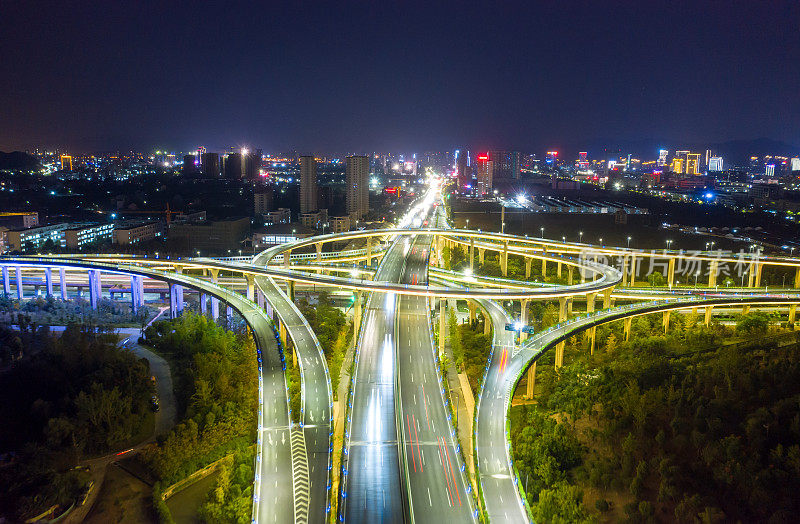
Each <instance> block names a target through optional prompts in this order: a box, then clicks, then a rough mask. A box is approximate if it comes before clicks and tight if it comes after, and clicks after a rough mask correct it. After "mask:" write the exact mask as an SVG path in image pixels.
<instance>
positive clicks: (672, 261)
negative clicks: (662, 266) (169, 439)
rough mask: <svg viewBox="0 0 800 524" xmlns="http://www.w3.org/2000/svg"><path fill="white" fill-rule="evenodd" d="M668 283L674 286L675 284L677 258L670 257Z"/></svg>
mask: <svg viewBox="0 0 800 524" xmlns="http://www.w3.org/2000/svg"><path fill="white" fill-rule="evenodd" d="M667 285H668V286H669V287H672V286H674V285H675V259H674V258H670V259H669V263H668V265H667Z"/></svg>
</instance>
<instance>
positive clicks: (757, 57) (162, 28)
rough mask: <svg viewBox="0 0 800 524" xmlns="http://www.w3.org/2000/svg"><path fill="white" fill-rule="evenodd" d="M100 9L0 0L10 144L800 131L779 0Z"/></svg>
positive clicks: (346, 145)
mask: <svg viewBox="0 0 800 524" xmlns="http://www.w3.org/2000/svg"><path fill="white" fill-rule="evenodd" d="M99 7H100V6H99V4H85V5H81V6H50V7H49V8H48V9H36V6H35V5H33V4H25V5H14V6H7V7H6V8H5V11H6V13H5V16H4V17H3V21H0V27H1V28H2V31H0V34H2V35H3V36H2V37H0V38H2V41H4V43H5V44H6V47H7V48H8V49H12V50H13V52H11V53H8V54H7V56H6V59H5V60H4V61H3V64H2V65H0V73H2V74H1V75H0V78H3V80H0V89H2V91H3V92H4V93H6V95H7V96H6V103H5V104H3V106H2V108H0V118H2V120H3V121H4V122H6V123H7V125H6V126H4V127H3V129H2V131H0V150H6V151H8V150H14V149H20V150H24V149H31V148H32V147H35V146H36V145H39V144H48V146H49V147H61V148H64V149H75V150H82V151H87V150H109V149H128V148H130V149H136V150H150V149H154V148H156V147H158V146H159V144H166V145H167V146H168V147H171V148H176V149H181V148H189V147H190V146H192V145H193V144H200V143H203V144H206V145H208V146H209V147H210V148H212V149H214V148H216V149H219V150H222V149H223V147H224V148H227V146H228V145H230V144H231V142H233V143H234V144H241V145H247V144H258V145H259V146H263V147H265V148H266V149H272V150H287V149H293V148H294V149H298V150H305V149H307V148H309V147H313V148H319V149H321V150H337V151H350V152H359V151H380V150H387V149H394V150H422V149H439V148H447V147H449V145H450V144H454V143H456V144H468V145H470V146H472V147H475V148H476V149H487V150H491V149H501V148H504V149H512V150H526V149H531V146H532V145H534V144H542V148H543V149H545V148H553V149H558V150H576V151H577V150H583V149H584V148H587V147H589V146H591V145H592V144H593V143H598V144H605V145H609V146H611V147H615V146H616V144H618V143H624V142H634V141H641V140H649V141H652V142H653V144H654V147H658V146H661V145H662V142H664V143H666V142H669V143H674V144H676V145H677V143H679V142H688V143H690V144H694V143H703V142H708V143H716V142H724V141H728V140H733V139H753V138H757V137H769V138H771V139H774V140H778V141H783V142H787V143H789V144H797V143H800V127H798V124H797V123H796V122H798V119H797V116H798V114H800V100H798V98H797V97H796V96H795V94H796V86H797V81H798V80H800V66H798V64H800V60H798V57H800V45H799V44H798V40H797V38H794V36H793V35H794V34H795V33H796V31H797V28H796V25H795V24H793V22H792V21H793V20H797V18H798V9H800V8H799V7H798V6H797V5H796V4H790V3H788V2H786V3H780V2H771V3H769V4H754V5H717V4H712V3H691V4H690V3H684V4H677V5H676V4H669V5H667V4H648V5H647V6H641V5H639V4H636V5H633V4H626V3H621V4H618V5H617V6H612V7H608V6H591V5H583V4H571V5H569V6H567V8H566V9H558V10H556V9H554V7H553V6H549V5H544V6H541V5H540V6H538V7H530V6H523V5H522V4H512V5H507V6H502V7H496V8H494V9H489V10H484V9H480V10H479V9H477V8H476V9H470V8H466V7H462V6H444V5H442V6H432V7H431V6H425V9H422V8H421V7H422V6H421V5H416V4H404V5H402V6H400V5H395V6H392V5H389V6H385V5H383V6H370V8H369V9H364V8H362V7H361V6H359V5H358V4H345V5H341V6H339V7H338V9H336V10H329V9H320V8H319V7H316V6H313V5H306V6H304V7H302V8H301V7H297V6H290V7H281V6H275V9H273V10H272V11H271V13H270V17H260V16H242V13H248V12H254V10H255V8H254V7H252V6H247V5H232V6H230V7H229V8H228V9H226V10H221V11H219V12H216V11H214V12H211V11H207V10H204V9H202V8H197V9H195V8H193V9H191V10H188V9H186V8H183V7H180V6H172V7H163V6H159V7H154V6H150V5H143V6H140V7H138V8H136V9H129V8H127V7H122V6H120V7H116V6H103V8H102V9H100V8H99ZM253 14H257V12H254V13H253ZM212 15H213V16H212ZM176 22H181V23H176ZM233 27H236V28H237V29H236V31H232V30H231V28H233ZM314 27H324V28H326V31H323V32H321V33H318V32H314V31H310V30H309V28H314ZM54 28H57V30H56V29H54ZM434 28H435V29H434ZM320 44H323V45H320ZM599 44H602V45H599ZM54 50H58V52H57V53H55V52H54ZM354 57H358V58H357V59H354ZM585 144H588V145H585ZM663 145H666V144H663Z"/></svg>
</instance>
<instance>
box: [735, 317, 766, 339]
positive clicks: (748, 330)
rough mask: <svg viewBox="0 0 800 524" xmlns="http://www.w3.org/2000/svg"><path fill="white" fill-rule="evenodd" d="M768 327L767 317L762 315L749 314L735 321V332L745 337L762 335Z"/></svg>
mask: <svg viewBox="0 0 800 524" xmlns="http://www.w3.org/2000/svg"><path fill="white" fill-rule="evenodd" d="M768 327H769V317H767V315H765V314H764V313H758V312H757V313H749V314H747V315H742V316H741V317H739V319H738V320H737V321H736V331H737V332H739V333H744V334H747V335H763V334H765V333H766V332H767V329H768Z"/></svg>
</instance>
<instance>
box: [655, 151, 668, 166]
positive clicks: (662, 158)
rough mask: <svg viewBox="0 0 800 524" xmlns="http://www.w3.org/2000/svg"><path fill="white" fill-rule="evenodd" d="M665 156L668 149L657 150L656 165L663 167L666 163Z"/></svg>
mask: <svg viewBox="0 0 800 524" xmlns="http://www.w3.org/2000/svg"><path fill="white" fill-rule="evenodd" d="M667 156H669V149H659V150H658V162H657V164H658V167H664V166H665V165H667Z"/></svg>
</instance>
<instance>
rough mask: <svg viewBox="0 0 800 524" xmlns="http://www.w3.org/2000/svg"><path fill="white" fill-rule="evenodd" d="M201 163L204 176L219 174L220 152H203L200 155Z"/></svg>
mask: <svg viewBox="0 0 800 524" xmlns="http://www.w3.org/2000/svg"><path fill="white" fill-rule="evenodd" d="M200 164H201V165H202V168H203V176H207V177H218V176H219V153H203V154H201V155H200Z"/></svg>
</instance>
